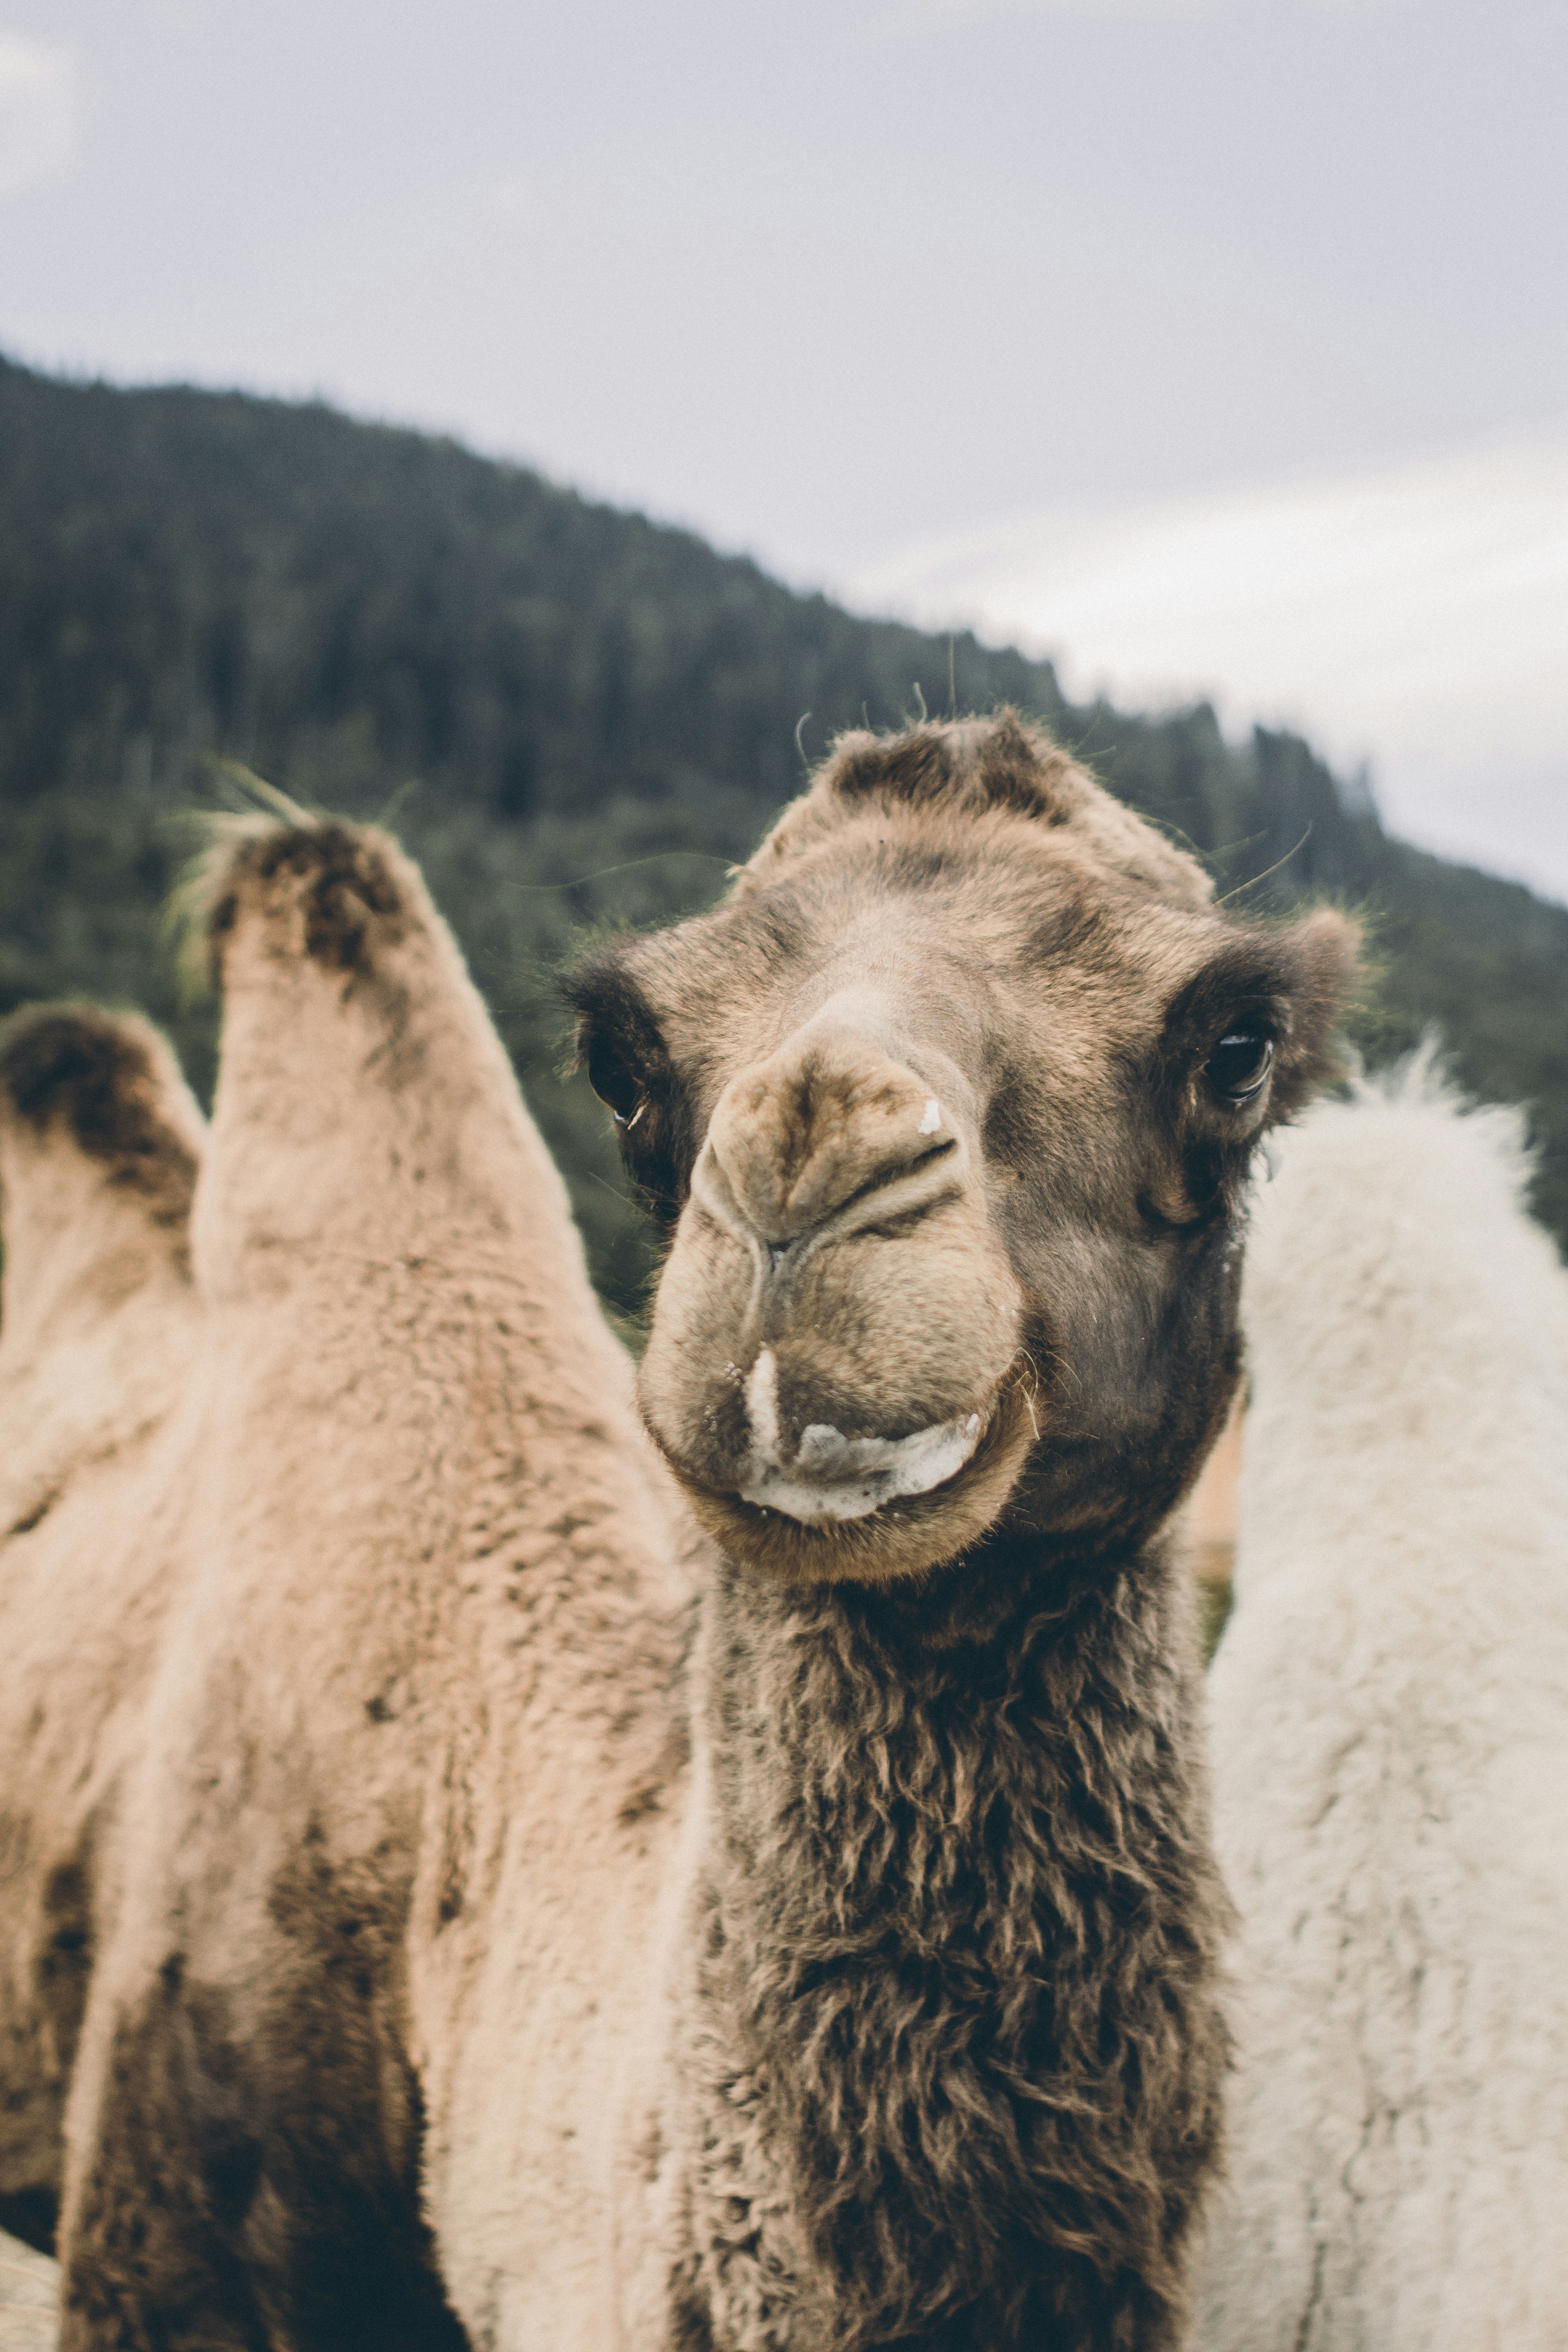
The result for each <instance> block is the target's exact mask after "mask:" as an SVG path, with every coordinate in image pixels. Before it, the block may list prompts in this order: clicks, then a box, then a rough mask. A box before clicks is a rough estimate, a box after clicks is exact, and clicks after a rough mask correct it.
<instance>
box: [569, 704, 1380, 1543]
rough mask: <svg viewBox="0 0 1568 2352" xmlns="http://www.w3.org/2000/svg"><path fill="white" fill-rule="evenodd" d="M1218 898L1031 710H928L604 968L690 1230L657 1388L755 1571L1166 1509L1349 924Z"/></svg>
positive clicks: (642, 1119)
mask: <svg viewBox="0 0 1568 2352" xmlns="http://www.w3.org/2000/svg"><path fill="white" fill-rule="evenodd" d="M1208 896H1209V886H1208V883H1207V880H1206V878H1205V877H1204V876H1203V874H1202V873H1201V872H1200V870H1199V868H1198V867H1197V866H1195V865H1194V863H1193V861H1192V860H1191V859H1189V858H1187V857H1186V856H1184V855H1182V853H1180V852H1179V851H1177V850H1175V849H1173V848H1172V847H1171V846H1170V845H1168V844H1167V843H1165V842H1164V841H1163V840H1162V839H1161V838H1160V837H1159V836H1158V835H1155V834H1153V833H1152V831H1151V830H1150V829H1149V828H1148V827H1146V826H1144V825H1142V824H1140V823H1139V821H1138V820H1137V819H1135V818H1133V817H1132V816H1131V815H1130V814H1129V813H1128V812H1127V811H1125V810H1124V809H1122V808H1121V806H1120V805H1119V804H1118V803H1115V802H1114V801H1112V800H1111V799H1110V796H1109V795H1108V794H1106V793H1103V792H1101V791H1100V788H1099V787H1098V786H1096V785H1095V784H1094V783H1093V782H1092V781H1091V780H1090V779H1089V777H1088V776H1087V775H1085V774H1084V773H1083V772H1082V771H1081V770H1079V769H1078V768H1076V767H1075V766H1074V765H1073V764H1072V763H1071V762H1070V761H1068V760H1067V759H1066V758H1065V757H1064V756H1063V755H1062V754H1061V753H1059V752H1058V751H1056V750H1055V749H1054V748H1053V747H1052V746H1050V745H1049V744H1048V743H1047V742H1046V741H1045V740H1044V739H1042V738H1041V737H1039V736H1037V735H1035V734H1033V733H1030V732H1028V731H1026V730H1024V729H1023V728H1022V727H1021V726H1020V725H1019V724H1018V722H1017V721H1016V719H1012V718H1010V717H1004V718H1002V719H997V720H994V721H985V722H970V723H967V724H963V725H950V726H928V727H924V728H921V729H918V730H912V731H911V732H910V734H907V735H905V736H901V737H896V738H892V739H887V740H877V739H875V738H872V737H854V738H850V739H848V740H847V741H846V742H845V743H844V744H843V745H841V746H840V747H839V749H838V751H837V753H836V754H835V756H834V757H833V759H832V760H831V761H829V763H828V765H827V767H826V769H825V770H824V771H823V772H822V773H821V774H820V775H819V776H818V778H817V780H816V783H815V784H814V786H813V788H812V790H811V791H810V793H807V794H806V795H805V798H804V799H803V800H801V801H800V802H798V803H796V804H795V807H794V808H793V809H792V810H790V811H789V812H788V813H787V814H785V816H784V819H783V820H782V822H781V823H780V824H779V825H778V826H777V827H776V828H775V830H774V832H773V835H770V837H769V839H768V840H767V841H766V842H765V843H764V844H763V847H762V848H761V849H760V850H759V851H758V853H757V855H756V856H755V857H754V858H753V859H752V863H751V865H750V866H747V867H746V868H745V869H744V870H743V872H742V875H741V876H740V877H739V879H738V881H737V884H736V887H735V889H734V890H733V892H732V893H731V897H730V898H728V899H727V900H726V901H725V902H724V903H723V904H722V905H721V907H720V908H717V909H716V910H715V911H714V912H712V913H710V914H708V915H704V916H701V917H699V918H697V919H695V920H693V921H691V922H689V923H686V924H683V925H681V926H679V928H678V929H675V930H673V931H671V932H668V933H666V934H664V935H662V936H658V937H654V938H651V939H642V940H632V941H626V942H621V943H619V944H617V945H616V946H614V947H612V948H611V949H610V950H608V951H607V952H605V953H603V954H601V955H600V956H599V957H598V958H597V959H596V961H595V962H593V963H591V964H590V965H589V966H587V967H586V968H585V969H584V971H581V972H580V973H579V974H578V975H577V979H576V981H575V983H574V992H575V997H576V1002H577V1003H578V1007H579V1010H580V1013H581V1015H582V1024H583V1027H582V1043H583V1049H584V1053H585V1055H586V1057H587V1060H588V1064H589V1069H590V1075H591V1076H592V1077H593V1079H594V1082H595V1086H596V1087H597V1088H598V1090H599V1092H600V1093H601V1094H602V1095H604V1096H605V1098H606V1099H607V1100H608V1101H609V1102H610V1104H611V1107H612V1108H613V1109H614V1110H615V1113H616V1118H617V1121H618V1122H619V1126H620V1132H621V1136H622V1139H623V1144H624V1148H625V1150H626V1158H627V1160H628V1163H629V1165H630V1167H631V1170H632V1171H633V1173H634V1175H635V1177H636V1178H637V1181H639V1183H640V1184H641V1185H642V1186H643V1188H644V1190H645V1192H646V1193H647V1196H648V1198H649V1199H650V1201H651V1202H652V1204H653V1205H654V1207H655V1209H656V1211H658V1213H660V1214H661V1215H662V1216H663V1218H664V1220H665V1222H666V1223H667V1224H668V1225H669V1226H670V1227H671V1228H672V1242H671V1247H670V1253H669V1256H668V1263H667V1265H666V1267H665V1270H664V1274H663V1276H662V1279H661V1282H660V1285H659V1289H658V1301H657V1306H656V1310H655V1315H654V1320H653V1328H652V1332H651V1336H650V1340H649V1345H648V1349H647V1356H646V1359H645V1361H644V1365H643V1370H642V1383H641V1386H642V1400H643V1407H644V1412H645V1414H646V1416H647V1423H648V1426H649V1428H650V1429H651V1431H652V1433H653V1435H654V1437H655V1439H656V1440H657V1442H658V1444H659V1446H660V1447H661V1448H662V1450H663V1452H664V1453H665V1454H666V1455H667V1457H668V1460H669V1462H670V1463H671V1465H672V1466H673V1467H674V1469H675V1471H676V1473H677V1475H679V1478H680V1479H681V1481H682V1483H683V1485H684V1486H686V1488H687V1490H688V1492H689V1495H690V1496H691V1498H692V1501H693V1503H694V1505H695V1507H696V1508H697V1510H698V1511H699V1513H700V1516H701V1517H702V1518H703V1519H704V1520H705V1522H706V1523H707V1525H708V1526H709V1528H710V1529H711V1530H712V1531H713V1532H714V1533H715V1534H716V1535H718V1537H719V1538H720V1539H721V1541H722V1543H723V1544H724V1546H725V1548H726V1549H727V1550H728V1551H729V1552H730V1553H731V1557H733V1558H735V1559H740V1560H742V1561H746V1562H750V1563H752V1564H755V1565H758V1566H761V1567H763V1568H766V1569H771V1570H776V1571H779V1572H782V1573H784V1574H786V1575H789V1576H791V1577H795V1578H799V1579H804V1580H813V1581H815V1580H837V1579H840V1578H848V1579H855V1580H881V1579H884V1578H888V1577H891V1576H896V1575H900V1574H904V1573H909V1572H912V1571H918V1570H921V1569H925V1568H928V1567H931V1566H932V1565H933V1564H935V1563H937V1562H940V1561H943V1560H947V1559H952V1558H953V1557H954V1556H955V1555H956V1554H957V1553H959V1552H960V1551H962V1550H963V1549H965V1548H966V1547H969V1546H971V1545H973V1544H974V1543H975V1542H976V1541H977V1540H978V1539H979V1538H981V1537H983V1536H984V1535H985V1534H986V1533H987V1531H988V1530H990V1529H992V1528H995V1527H996V1526H997V1525H998V1523H1005V1524H1006V1525H1008V1526H1014V1525H1016V1526H1018V1527H1020V1528H1024V1527H1026V1528H1030V1529H1032V1530H1034V1531H1037V1532H1046V1531H1049V1530H1057V1531H1065V1530H1072V1531H1075V1532H1077V1533H1079V1534H1081V1535H1087V1536H1089V1537H1090V1538H1098V1537H1100V1536H1102V1535H1103V1536H1110V1535H1114V1536H1115V1537H1116V1538H1118V1539H1121V1538H1126V1537H1129V1536H1132V1535H1136V1534H1137V1533H1139V1532H1140V1531H1141V1530H1142V1528H1146V1527H1148V1526H1150V1525H1152V1524H1153V1523H1155V1522H1156V1521H1157V1520H1158V1519H1159V1518H1160V1517H1163V1514H1164V1513H1165V1512H1166V1511H1167V1510H1168V1509H1169V1508H1170V1507H1171V1505H1172V1504H1173V1501H1174V1500H1175V1499H1176V1497H1177V1496H1178V1495H1179V1494H1180V1492H1181V1491H1182V1488H1183V1486H1184V1484H1185V1481H1186V1478H1187V1476H1188V1475H1189V1473H1190V1471H1191V1468H1192V1465H1193V1463H1194V1457H1195V1455H1196V1454H1197V1452H1198V1450H1199V1449H1200V1448H1201V1446H1202V1444H1203V1443H1204V1441H1205V1438H1206V1437H1207V1436H1208V1435H1209V1434H1210V1433H1212V1430H1213V1428H1214V1426H1215V1420H1216V1416H1217V1415H1218V1414H1219V1413H1221V1412H1223V1410H1224V1405H1225V1402H1226V1397H1227V1395H1228V1391H1229V1387H1230V1384H1231V1382H1232V1381H1233V1379H1234V1372H1235V1358H1236V1345H1235V1339H1234V1331H1235V1287H1236V1277H1237V1212H1238V1202H1239V1197H1240V1193H1241V1189H1242V1184H1243V1180H1244V1177H1245V1174H1246V1171H1247V1164H1248V1160H1249V1158H1250V1155H1251V1152H1252V1150H1253V1148H1254V1146H1255V1144H1256V1142H1257V1140H1258V1137H1259V1136H1260V1135H1261V1133H1262V1132H1263V1130H1264V1129H1265V1128H1266V1127H1267V1126H1268V1124H1269V1123H1270V1122H1271V1121H1272V1120H1273V1119H1275V1118H1279V1116H1281V1115H1282V1113H1284V1112H1285V1111H1287V1110H1288V1109H1289V1108H1290V1107H1291V1105H1292V1104H1293V1103H1294V1102H1295V1101H1296V1100H1298V1099H1300V1097H1301V1095H1302V1094H1303V1092H1304V1091H1305V1089H1306V1087H1308V1086H1309V1085H1310V1083H1311V1082H1312V1081H1313V1080H1314V1079H1315V1078H1316V1077H1317V1076H1321V1070H1322V1066H1323V1058H1324V1037H1325V1032H1326V1029H1327V1026H1328V1023H1329V1020H1330V1018H1331V1013H1332V1010H1333V1009H1334V1006H1335V1003H1337V996H1338V986H1339V982H1340V980H1341V977H1342V971H1343V968H1344V965H1345V962H1346V960H1347V955H1348V950H1349V944H1350V933H1349V927H1348V926H1346V925H1344V924H1342V922H1341V921H1340V920H1339V919H1337V918H1335V917H1331V916H1325V917H1318V918H1316V919H1313V921H1312V922H1310V923H1309V924H1306V925H1303V926H1300V927H1299V928H1298V929H1295V930H1293V931H1286V932H1281V931H1279V930H1273V929H1263V928H1261V927H1258V926H1254V925H1247V924H1243V923H1239V922H1237V921H1235V920H1233V919H1228V918H1226V917H1225V916H1223V915H1221V914H1219V913H1217V912H1216V911H1215V910H1214V909H1213V908H1211V907H1210V906H1209V904H1208V903H1207V901H1208ZM1222 1041H1224V1042H1223V1043H1222ZM1130 1463H1131V1465H1133V1466H1134V1469H1135V1473H1136V1475H1133V1476H1131V1478H1130V1476H1129V1465H1130Z"/></svg>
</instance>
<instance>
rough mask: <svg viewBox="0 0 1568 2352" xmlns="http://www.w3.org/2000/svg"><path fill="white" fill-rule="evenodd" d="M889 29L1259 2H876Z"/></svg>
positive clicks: (1184, 17)
mask: <svg viewBox="0 0 1568 2352" xmlns="http://www.w3.org/2000/svg"><path fill="white" fill-rule="evenodd" d="M878 5H879V13H880V14H881V15H882V16H883V19H884V21H885V22H886V23H888V24H889V26H902V27H904V28H906V29H907V28H910V27H911V26H940V25H960V24H976V23H979V22H981V21H983V20H993V21H994V19H996V18H997V17H1012V18H1029V17H1042V16H1050V17H1077V18H1079V19H1080V20H1095V19H1098V20H1100V21H1104V22H1108V23H1113V24H1146V25H1147V24H1180V23H1184V22H1195V21H1197V20H1200V19H1203V18H1208V17H1215V16H1237V15H1240V14H1241V13H1242V12H1243V11H1246V12H1247V13H1248V14H1250V13H1252V12H1253V11H1254V10H1255V9H1257V8H1258V7H1259V6H1261V5H1264V0H891V5H888V0H878ZM1297 5H1298V8H1299V10H1300V12H1301V13H1303V14H1306V15H1308V16H1374V15H1376V16H1381V15H1384V14H1386V13H1387V12H1388V11H1389V10H1391V9H1394V8H1396V7H1398V6H1400V5H1402V0H1297Z"/></svg>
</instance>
